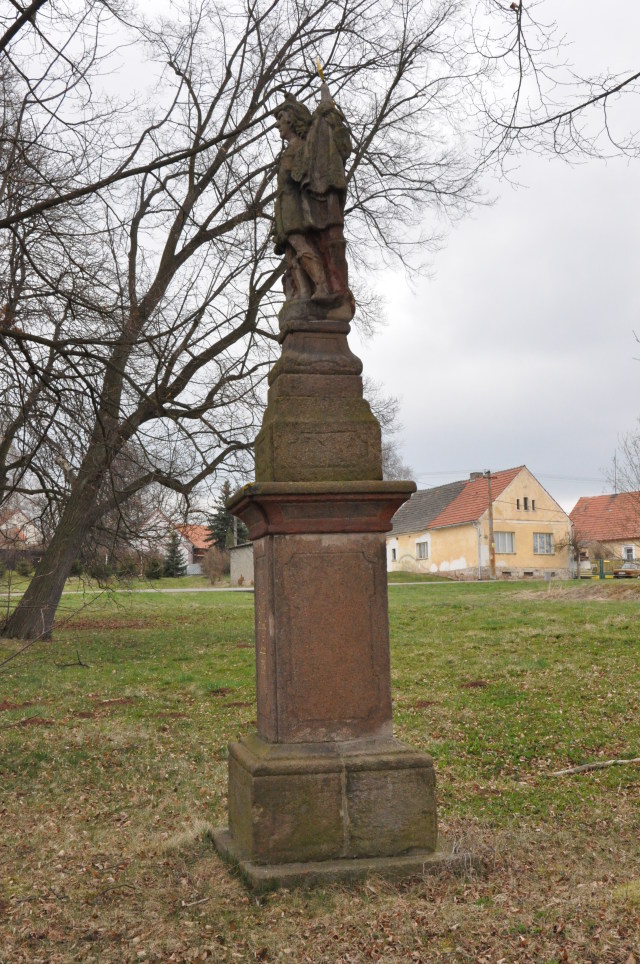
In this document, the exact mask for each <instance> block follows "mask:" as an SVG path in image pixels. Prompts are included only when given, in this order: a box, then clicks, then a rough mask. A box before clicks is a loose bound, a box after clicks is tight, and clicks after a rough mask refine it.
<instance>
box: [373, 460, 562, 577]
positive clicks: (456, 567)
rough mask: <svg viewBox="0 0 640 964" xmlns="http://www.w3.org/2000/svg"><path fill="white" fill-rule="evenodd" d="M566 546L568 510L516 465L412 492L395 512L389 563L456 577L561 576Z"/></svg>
mask: <svg viewBox="0 0 640 964" xmlns="http://www.w3.org/2000/svg"><path fill="white" fill-rule="evenodd" d="M492 536H493V538H492ZM492 542H493V545H492ZM570 545H571V520H570V519H569V516H568V515H567V513H566V512H565V511H564V509H562V507H561V506H560V505H559V504H558V503H557V502H556V501H555V499H553V498H552V497H551V496H550V495H549V493H548V492H547V491H546V489H545V488H544V487H543V486H542V485H541V484H540V483H539V482H538V480H537V479H536V478H535V477H534V476H533V475H532V474H531V472H530V471H529V469H528V468H527V467H526V466H525V465H520V466H518V467H517V468H513V469H505V470H504V471H501V472H492V473H482V472H473V473H472V474H471V476H470V477H469V479H466V480H464V481H460V482H450V483H448V484H447V485H439V486H436V487H435V488H432V489H423V490H421V491H418V492H415V493H414V494H413V495H412V496H411V499H410V500H409V501H408V502H406V503H405V504H404V505H403V506H402V507H401V508H400V509H399V510H398V512H396V514H395V516H394V517H393V529H392V531H391V532H390V533H389V535H388V536H387V568H388V570H389V571H390V572H428V573H434V574H436V573H440V574H446V575H448V576H451V577H453V578H456V579H478V578H480V579H489V578H492V576H494V575H495V577H496V578H498V579H501V578H503V579H509V578H512V579H522V578H525V577H530V578H537V579H540V578H544V577H557V578H565V579H566V578H569V577H570V576H571V575H572V570H571V565H572V564H571V550H570ZM492 549H493V551H492Z"/></svg>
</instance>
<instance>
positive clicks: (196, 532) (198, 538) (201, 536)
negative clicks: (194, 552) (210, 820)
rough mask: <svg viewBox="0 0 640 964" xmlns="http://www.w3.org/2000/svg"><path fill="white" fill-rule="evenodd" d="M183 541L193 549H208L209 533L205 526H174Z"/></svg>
mask: <svg viewBox="0 0 640 964" xmlns="http://www.w3.org/2000/svg"><path fill="white" fill-rule="evenodd" d="M176 529H177V530H178V532H181V533H182V535H183V536H184V537H185V539H188V540H189V542H190V543H191V545H192V546H193V547H194V549H209V548H210V546H211V542H210V541H209V539H210V535H211V533H210V532H209V529H208V528H207V526H176Z"/></svg>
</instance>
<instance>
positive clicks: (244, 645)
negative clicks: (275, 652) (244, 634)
mask: <svg viewBox="0 0 640 964" xmlns="http://www.w3.org/2000/svg"><path fill="white" fill-rule="evenodd" d="M236 649H253V643H236Z"/></svg>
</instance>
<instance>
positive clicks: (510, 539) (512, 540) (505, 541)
mask: <svg viewBox="0 0 640 964" xmlns="http://www.w3.org/2000/svg"><path fill="white" fill-rule="evenodd" d="M493 541H494V542H495V546H496V552H499V553H501V554H502V555H504V554H505V553H508V552H515V551H516V534H515V532H494V533H493Z"/></svg>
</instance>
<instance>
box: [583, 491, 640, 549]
mask: <svg viewBox="0 0 640 964" xmlns="http://www.w3.org/2000/svg"><path fill="white" fill-rule="evenodd" d="M569 516H570V518H571V522H572V523H573V531H574V534H575V541H576V543H577V545H578V546H579V547H580V552H581V556H583V555H585V556H586V557H587V558H589V559H597V558H605V557H606V558H609V559H622V560H623V561H624V562H635V561H638V560H640V492H618V493H616V494H613V495H594V496H583V497H582V498H580V499H578V501H577V502H576V504H575V506H574V507H573V509H572V510H571V512H570V513H569Z"/></svg>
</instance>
